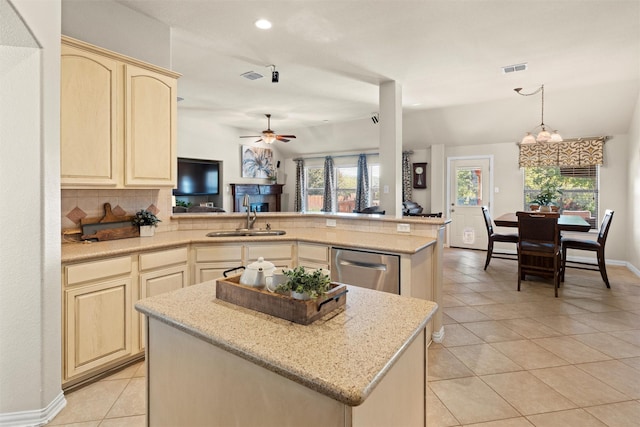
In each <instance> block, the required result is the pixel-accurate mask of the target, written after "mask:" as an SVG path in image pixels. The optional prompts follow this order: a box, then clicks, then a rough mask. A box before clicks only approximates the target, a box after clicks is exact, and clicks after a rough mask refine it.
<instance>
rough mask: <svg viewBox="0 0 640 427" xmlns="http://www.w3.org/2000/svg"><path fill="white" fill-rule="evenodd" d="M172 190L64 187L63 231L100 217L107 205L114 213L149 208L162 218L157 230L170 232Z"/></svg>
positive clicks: (129, 212)
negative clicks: (66, 188)
mask: <svg viewBox="0 0 640 427" xmlns="http://www.w3.org/2000/svg"><path fill="white" fill-rule="evenodd" d="M171 195H172V192H171V189H170V188H169V189H159V190H106V189H105V190H62V191H61V210H62V212H61V213H62V221H61V224H62V230H69V229H77V228H79V227H80V220H81V219H83V218H100V217H102V216H103V215H104V204H105V203H109V204H110V205H111V211H112V212H113V213H114V214H115V215H133V214H135V213H136V212H137V211H139V210H140V209H147V210H148V211H150V212H153V213H154V214H155V215H157V216H158V218H160V220H161V221H162V222H160V223H159V224H158V229H157V230H156V231H159V232H161V231H169V230H170V225H169V223H170V221H169V218H170V217H171V203H172V202H171Z"/></svg>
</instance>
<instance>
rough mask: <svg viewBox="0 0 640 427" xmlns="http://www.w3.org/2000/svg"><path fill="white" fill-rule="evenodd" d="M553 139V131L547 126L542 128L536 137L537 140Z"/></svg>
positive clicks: (546, 140)
mask: <svg viewBox="0 0 640 427" xmlns="http://www.w3.org/2000/svg"><path fill="white" fill-rule="evenodd" d="M550 139H551V133H549V131H548V130H546V129H545V128H542V130H541V131H540V133H539V134H538V136H537V137H536V141H537V142H548V141H549V140H550Z"/></svg>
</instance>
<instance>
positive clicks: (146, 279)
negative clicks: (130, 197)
mask: <svg viewBox="0 0 640 427" xmlns="http://www.w3.org/2000/svg"><path fill="white" fill-rule="evenodd" d="M188 262H189V251H188V249H187V247H186V246H185V247H181V248H175V249H169V250H164V251H159V252H148V253H142V254H140V278H139V283H140V287H139V291H138V295H137V297H138V298H136V300H137V299H143V298H148V297H153V296H156V295H160V294H163V293H165V292H170V291H174V290H176V289H180V288H183V287H185V286H187V285H188V284H189V264H188ZM133 313H134V314H133V315H134V317H135V319H136V323H135V325H136V327H135V328H134V335H135V339H134V342H135V343H136V350H137V351H143V350H144V343H145V335H144V330H145V328H144V316H143V315H141V314H139V313H137V312H136V311H135V309H134V310H133Z"/></svg>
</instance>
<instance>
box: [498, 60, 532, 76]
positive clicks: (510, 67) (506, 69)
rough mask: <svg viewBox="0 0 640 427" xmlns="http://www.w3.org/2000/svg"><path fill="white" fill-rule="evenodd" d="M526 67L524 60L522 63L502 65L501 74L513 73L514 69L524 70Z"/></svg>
mask: <svg viewBox="0 0 640 427" xmlns="http://www.w3.org/2000/svg"><path fill="white" fill-rule="evenodd" d="M526 69H527V63H526V62H525V63H524V64H515V65H506V66H504V67H502V74H509V73H515V72H516V71H525V70H526Z"/></svg>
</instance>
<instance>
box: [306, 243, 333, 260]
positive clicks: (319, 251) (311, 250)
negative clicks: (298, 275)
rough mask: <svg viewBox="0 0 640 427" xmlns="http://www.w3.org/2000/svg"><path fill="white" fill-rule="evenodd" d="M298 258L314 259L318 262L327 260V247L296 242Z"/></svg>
mask: <svg viewBox="0 0 640 427" xmlns="http://www.w3.org/2000/svg"><path fill="white" fill-rule="evenodd" d="M298 258H304V259H309V260H313V261H316V262H318V263H328V262H329V247H328V246H325V245H310V244H308V243H299V244H298Z"/></svg>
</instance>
